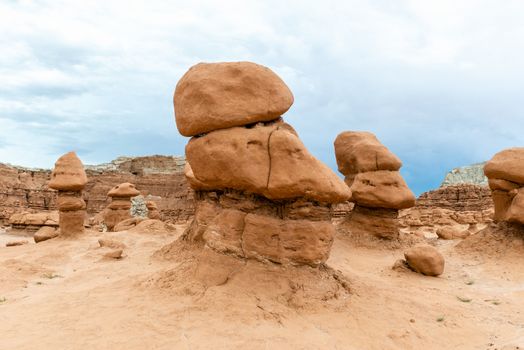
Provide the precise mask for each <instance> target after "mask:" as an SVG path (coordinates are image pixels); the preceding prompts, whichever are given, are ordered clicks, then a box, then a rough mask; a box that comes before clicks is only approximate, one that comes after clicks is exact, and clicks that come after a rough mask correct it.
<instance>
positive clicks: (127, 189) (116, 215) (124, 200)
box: [104, 182, 140, 231]
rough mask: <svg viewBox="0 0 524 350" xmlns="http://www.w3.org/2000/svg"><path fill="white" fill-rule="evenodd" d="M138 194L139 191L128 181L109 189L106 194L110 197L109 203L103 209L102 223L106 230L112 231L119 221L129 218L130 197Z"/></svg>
mask: <svg viewBox="0 0 524 350" xmlns="http://www.w3.org/2000/svg"><path fill="white" fill-rule="evenodd" d="M139 194H140V191H138V190H137V189H136V187H135V185H133V184H131V183H129V182H124V183H122V184H120V185H117V186H115V187H113V188H112V189H111V190H109V192H108V193H107V196H108V197H111V203H110V204H109V205H108V206H107V208H106V209H105V210H104V223H105V224H106V226H107V229H108V231H113V229H114V227H115V226H116V225H117V224H118V223H119V222H121V221H124V220H127V219H131V211H130V210H131V198H132V197H135V196H138V195H139Z"/></svg>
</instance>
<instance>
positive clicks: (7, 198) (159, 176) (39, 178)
mask: <svg viewBox="0 0 524 350" xmlns="http://www.w3.org/2000/svg"><path fill="white" fill-rule="evenodd" d="M184 165H185V159H184V157H173V156H158V155H157V156H147V157H136V158H129V157H120V158H118V159H116V160H114V161H112V162H110V163H106V164H99V165H92V166H90V165H86V166H85V170H86V173H87V176H88V182H87V184H86V186H85V188H84V191H83V196H84V200H85V202H86V205H87V215H88V216H89V217H92V216H94V215H96V214H98V213H100V212H102V211H103V210H104V208H105V207H106V206H107V205H108V203H107V192H108V191H109V190H110V189H111V188H112V187H114V186H116V185H118V184H120V183H122V182H130V183H134V184H135V185H136V186H138V188H140V190H141V192H142V193H143V194H144V196H145V200H154V201H155V202H156V203H157V204H158V210H159V212H160V214H161V216H162V218H163V220H165V221H166V222H172V223H175V222H186V221H187V220H189V219H190V218H191V217H192V216H193V213H194V206H193V191H192V190H191V188H190V187H189V186H188V184H187V181H186V180H185V178H184V173H183V169H184ZM50 178H51V171H50V170H45V169H30V168H23V167H17V166H11V165H6V164H1V163H0V225H2V224H8V223H9V222H8V221H9V218H10V217H11V216H12V215H13V214H21V213H30V214H31V215H33V214H38V215H39V214H40V213H42V215H48V214H49V213H52V212H53V211H55V210H57V209H58V207H57V203H56V199H57V193H56V191H54V190H52V189H50V188H49V187H48V186H47V183H48V182H49V180H50ZM57 220H58V216H57ZM57 225H58V223H57ZM20 228H21V227H20ZM30 229H31V230H32V231H36V230H38V227H34V228H32V227H30Z"/></svg>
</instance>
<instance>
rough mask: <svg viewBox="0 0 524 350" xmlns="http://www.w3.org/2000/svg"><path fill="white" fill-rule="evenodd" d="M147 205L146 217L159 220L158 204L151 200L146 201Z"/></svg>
mask: <svg viewBox="0 0 524 350" xmlns="http://www.w3.org/2000/svg"><path fill="white" fill-rule="evenodd" d="M146 207H147V217H148V218H149V219H152V220H160V219H161V216H160V212H159V211H158V206H157V205H156V203H155V202H153V201H147V202H146Z"/></svg>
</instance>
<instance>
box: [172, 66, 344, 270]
mask: <svg viewBox="0 0 524 350" xmlns="http://www.w3.org/2000/svg"><path fill="white" fill-rule="evenodd" d="M292 103H293V95H292V93H291V91H290V90H289V88H288V87H287V86H286V84H285V83H284V82H283V81H282V80H281V79H280V78H279V77H278V76H277V75H276V74H275V73H273V72H272V71H271V70H270V69H268V68H266V67H263V66H260V65H257V64H254V63H250V62H234V63H213V64H203V63H201V64H198V65H196V66H194V67H192V68H191V69H190V70H189V71H188V72H187V73H186V74H185V75H184V76H183V77H182V79H181V80H180V81H179V83H178V84H177V87H176V91H175V96H174V105H175V116H176V123H177V127H178V130H179V131H180V133H181V134H182V135H184V136H192V138H191V139H190V140H189V142H188V144H187V146H186V158H187V165H186V169H185V174H186V177H187V179H188V181H189V183H190V185H191V187H192V188H193V189H194V190H195V191H196V194H195V196H196V214H195V218H194V220H193V222H192V223H191V225H190V226H189V228H188V229H187V230H186V232H185V233H184V235H183V239H185V240H189V241H192V242H201V243H202V244H205V245H207V246H208V247H209V248H211V249H214V250H215V251H218V252H222V253H225V254H232V255H236V256H238V257H243V258H254V259H258V260H268V261H273V262H277V263H292V264H308V265H318V264H321V263H323V262H325V261H326V260H327V258H328V257H329V252H330V249H331V245H332V242H333V238H334V227H333V225H332V224H331V221H330V217H331V215H330V211H331V205H332V204H333V203H340V202H344V201H347V200H348V199H349V198H350V197H351V191H350V190H349V188H348V187H347V186H346V185H345V184H344V183H343V181H341V180H340V179H339V178H338V177H337V176H336V174H335V173H333V171H331V169H329V168H328V167H327V166H326V165H324V164H323V163H321V162H320V161H318V160H317V159H316V158H314V157H313V156H312V155H311V154H310V153H309V152H308V151H307V149H306V148H305V146H304V145H303V143H302V142H301V141H300V139H299V137H298V135H297V133H296V131H295V130H294V129H293V128H292V127H291V126H290V125H289V124H286V123H285V122H284V121H283V119H282V117H281V116H282V114H284V113H285V112H286V111H287V110H288V109H289V107H290V106H291V105H292Z"/></svg>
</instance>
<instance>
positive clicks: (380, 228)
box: [335, 131, 415, 239]
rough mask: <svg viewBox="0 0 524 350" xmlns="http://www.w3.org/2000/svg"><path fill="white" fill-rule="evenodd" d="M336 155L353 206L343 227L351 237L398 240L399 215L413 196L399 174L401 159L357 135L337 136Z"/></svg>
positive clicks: (367, 136) (371, 137)
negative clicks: (372, 236) (365, 236)
mask: <svg viewBox="0 0 524 350" xmlns="http://www.w3.org/2000/svg"><path fill="white" fill-rule="evenodd" d="M335 155H336V158H337V164H338V170H339V171H340V172H341V173H342V174H344V176H345V182H346V184H347V185H348V186H349V187H350V189H351V193H352V195H353V197H352V199H351V201H352V202H354V203H355V207H354V209H353V211H352V212H351V213H350V214H348V217H347V220H345V221H344V222H343V223H342V225H343V226H345V227H346V228H348V229H349V230H350V231H351V233H352V234H357V235H361V234H372V235H374V236H377V237H380V238H388V239H395V238H397V237H398V234H399V222H398V211H399V210H400V209H406V208H409V207H412V206H413V205H414V204H415V196H414V195H413V192H411V190H410V189H409V188H408V186H407V184H406V183H405V181H404V179H403V178H402V176H401V175H400V173H399V169H400V167H401V166H402V162H401V161H400V159H398V157H397V156H395V155H394V154H393V153H392V152H391V151H389V150H388V149H387V148H386V147H385V146H384V145H382V144H381V143H380V141H379V140H378V139H377V138H376V137H375V135H373V134H372V133H369V132H360V131H346V132H343V133H341V134H340V135H338V136H337V138H336V140H335Z"/></svg>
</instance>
